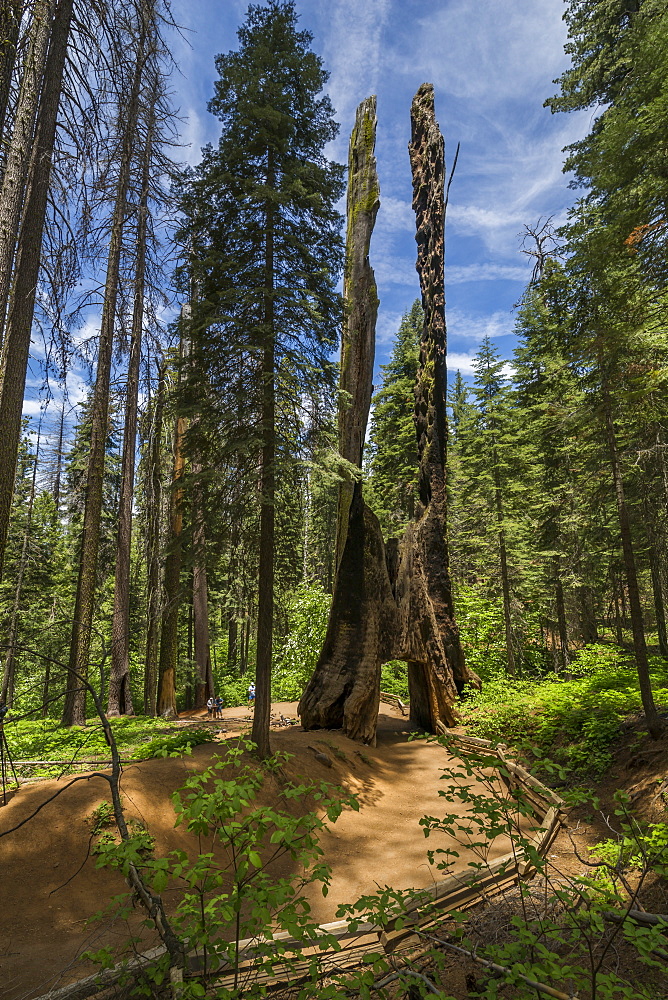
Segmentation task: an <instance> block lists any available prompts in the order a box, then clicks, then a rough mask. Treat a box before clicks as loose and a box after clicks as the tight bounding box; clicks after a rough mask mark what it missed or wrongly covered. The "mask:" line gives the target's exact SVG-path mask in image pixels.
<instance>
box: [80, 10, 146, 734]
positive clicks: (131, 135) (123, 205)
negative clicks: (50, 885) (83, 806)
mask: <svg viewBox="0 0 668 1000" xmlns="http://www.w3.org/2000/svg"><path fill="white" fill-rule="evenodd" d="M146 34H147V25H146V20H145V18H142V23H141V29H140V34H139V38H138V41H137V51H136V58H135V67H134V75H133V79H132V84H131V88H130V93H129V95H128V103H127V108H126V109H124V110H125V122H124V125H123V133H122V142H121V155H120V160H119V166H118V178H117V181H116V192H115V198H114V210H113V215H112V222H111V235H110V240H109V253H108V257H107V275H106V280H105V286H104V304H103V306H102V320H101V324H100V337H99V341H98V356H97V371H96V375H95V389H94V393H93V406H92V412H91V441H90V452H89V456H88V469H87V476H86V493H85V507H84V519H83V531H82V537H81V552H80V557H79V575H78V580H77V591H76V599H75V604H74V621H73V624H72V639H71V645H70V658H69V670H70V677H69V680H68V686H67V695H66V697H65V705H64V708H63V725H66V726H72V725H85V721H86V688H85V687H84V685H83V684H82V683H81V682H80V681H79V680H78V679H77V677H76V675H79V676H80V677H84V678H85V677H87V676H88V658H89V653H90V643H91V630H92V627H93V614H94V610H95V590H96V584H97V556H98V549H99V544H100V518H101V515H102V497H103V489H104V458H105V443H106V439H107V432H108V421H109V384H110V379H111V360H112V349H113V344H114V326H115V321H116V303H117V300H118V288H119V281H120V265H121V254H122V246H123V230H124V227H125V220H126V214H127V193H128V188H129V184H130V169H131V163H132V156H133V146H134V143H135V142H136V139H137V121H138V116H139V94H140V88H141V82H142V75H143V71H144V65H145V60H146V52H145V46H146Z"/></svg>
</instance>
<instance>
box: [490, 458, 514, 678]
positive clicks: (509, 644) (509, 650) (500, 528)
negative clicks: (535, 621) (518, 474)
mask: <svg viewBox="0 0 668 1000" xmlns="http://www.w3.org/2000/svg"><path fill="white" fill-rule="evenodd" d="M492 461H493V462H494V500H495V504H496V529H497V537H498V541H499V563H500V565H501V589H502V592H503V626H504V630H505V636H506V657H507V660H508V673H509V674H510V676H511V677H515V676H516V675H517V666H516V664H515V651H514V649H513V621H512V614H511V606H510V579H509V576H508V557H507V555H506V532H505V528H504V525H503V516H504V515H503V495H502V493H501V475H500V473H499V459H498V456H497V454H496V449H494V451H493V453H492Z"/></svg>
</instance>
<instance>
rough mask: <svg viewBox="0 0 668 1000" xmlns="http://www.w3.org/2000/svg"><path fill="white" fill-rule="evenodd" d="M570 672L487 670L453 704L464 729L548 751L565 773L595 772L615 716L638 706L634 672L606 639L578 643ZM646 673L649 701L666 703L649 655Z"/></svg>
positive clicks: (616, 724)
mask: <svg viewBox="0 0 668 1000" xmlns="http://www.w3.org/2000/svg"><path fill="white" fill-rule="evenodd" d="M573 673H574V674H575V675H576V676H574V677H572V678H571V679H567V678H565V677H563V676H560V675H556V674H549V675H548V676H547V677H543V678H524V679H517V678H509V677H507V676H506V675H505V673H503V674H501V673H497V674H496V675H493V676H491V677H490V678H489V679H488V680H487V682H486V683H485V684H484V685H483V689H482V691H480V692H471V693H469V694H468V696H467V700H466V701H465V702H464V703H463V704H462V706H461V711H462V715H463V717H464V721H465V722H466V724H467V726H468V729H469V732H471V733H472V734H474V735H476V736H481V737H483V738H485V739H491V740H503V741H504V742H505V743H507V744H508V745H510V746H512V747H513V748H514V749H515V750H518V751H521V752H523V753H524V754H525V755H527V756H528V757H531V758H534V759H535V758H536V757H539V758H540V757H543V756H545V755H549V757H550V759H552V760H554V762H555V763H557V764H559V765H561V766H562V767H563V768H564V769H565V770H566V772H567V773H568V775H569V776H570V777H571V778H581V777H587V776H596V775H599V774H601V773H602V772H603V771H604V770H605V768H606V767H608V766H609V764H610V760H611V755H612V745H613V743H614V741H615V739H616V738H617V737H618V735H619V729H620V723H621V721H622V719H623V718H625V717H626V716H628V715H629V714H631V713H633V712H638V711H640V710H641V709H642V702H641V698H640V690H639V686H638V677H637V673H636V670H635V668H634V666H632V665H631V664H630V663H629V662H628V661H627V660H626V658H625V657H623V656H622V655H621V654H620V653H619V651H618V650H615V649H610V647H608V646H588V647H586V648H585V649H584V650H581V651H580V652H579V653H578V654H577V656H576V657H575V658H574V662H573ZM652 678H653V681H654V689H655V697H656V699H657V701H661V700H663V701H667V702H668V672H667V669H666V663H665V661H663V660H662V659H660V658H659V657H654V658H653V659H652Z"/></svg>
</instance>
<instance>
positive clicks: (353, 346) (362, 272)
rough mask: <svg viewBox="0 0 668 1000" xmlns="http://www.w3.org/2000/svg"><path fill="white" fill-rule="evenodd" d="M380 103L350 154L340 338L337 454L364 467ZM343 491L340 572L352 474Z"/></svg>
mask: <svg viewBox="0 0 668 1000" xmlns="http://www.w3.org/2000/svg"><path fill="white" fill-rule="evenodd" d="M376 124H377V117H376V98H375V97H368V98H367V99H366V100H365V101H362V103H361V104H360V106H359V107H358V109H357V115H356V118H355V127H354V129H353V133H352V135H351V137H350V149H349V153H348V177H349V180H348V192H347V200H346V214H347V220H348V225H347V234H346V264H345V272H344V276H343V299H344V303H345V310H346V313H345V319H344V324H343V332H342V335H341V377H340V388H341V397H340V398H341V402H340V404H339V415H338V425H339V454H340V455H341V456H342V457H343V458H345V460H346V461H347V462H350V464H351V465H355V466H357V468H360V469H361V467H362V449H363V447H364V437H365V434H366V425H367V421H368V419H369V409H370V407H371V395H372V392H373V384H372V379H373V361H374V354H375V347H376V317H377V315H378V292H377V289H376V279H375V276H374V273H373V268H372V267H371V264H370V263H369V249H370V246H371V234H372V232H373V227H374V225H375V222H376V215H377V214H378V207H379V205H380V198H379V196H380V187H379V183H378V172H377V170H376V157H375V155H374V150H375V146H376ZM344 476H345V478H344V480H343V482H342V483H341V485H340V487H339V503H338V509H337V519H336V561H335V564H336V566H337V567H338V565H339V563H340V561H341V557H342V555H343V550H344V547H345V544H346V532H347V530H348V512H349V509H350V504H351V502H352V498H353V486H354V482H353V479H352V477H351V475H350V472H349V471H346V472H345V473H344Z"/></svg>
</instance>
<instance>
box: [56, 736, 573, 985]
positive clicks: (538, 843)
mask: <svg viewBox="0 0 668 1000" xmlns="http://www.w3.org/2000/svg"><path fill="white" fill-rule="evenodd" d="M445 734H446V735H447V736H448V744H449V747H448V749H450V747H451V748H452V750H453V752H455V753H456V752H457V751H458V752H459V753H462V754H481V753H483V754H486V753H487V751H489V757H490V758H492V757H494V758H496V759H497V760H499V761H500V762H501V765H502V767H503V769H504V771H506V772H507V776H505V780H506V785H507V786H508V787H509V790H513V789H517V790H518V791H520V792H521V795H522V799H523V801H524V803H525V804H527V805H530V806H531V808H532V810H533V818H534V819H535V821H536V824H537V825H536V826H535V827H533V828H532V829H531V831H530V834H529V835H528V837H527V838H526V839H527V840H528V842H529V843H530V845H531V847H532V848H533V849H535V850H536V851H537V852H538V853H540V854H542V855H545V854H546V853H547V851H548V850H549V848H550V845H551V844H552V842H553V840H554V838H555V837H556V836H557V833H558V832H559V828H560V826H561V825H562V823H563V822H564V819H565V812H564V803H563V800H562V799H561V798H560V797H559V796H558V795H557V794H556V793H555V792H553V791H552V789H550V788H547V787H546V786H545V785H543V784H542V783H541V782H540V781H538V780H537V779H536V778H535V777H534V776H533V775H532V774H530V773H529V772H528V771H527V770H526V769H525V768H523V767H522V766H521V765H520V764H517V763H515V762H514V761H512V760H509V758H508V757H507V756H506V753H505V748H504V747H503V746H501V747H500V748H499V747H497V746H495V745H493V744H492V743H490V742H489V741H488V740H481V739H477V738H476V737H472V736H466V735H453V734H451V733H450V732H449V731H448V730H445ZM503 777H504V775H503V773H502V778H503ZM534 874H535V867H534V865H533V864H532V861H531V859H530V858H529V857H527V855H526V853H525V851H524V850H523V849H522V848H518V849H516V850H513V851H511V852H510V853H508V854H505V855H504V856H503V857H500V858H497V859H496V860H495V861H492V862H491V863H490V864H488V865H485V867H484V868H481V869H476V870H473V871H469V872H462V873H460V874H456V875H451V876H450V877H449V878H447V879H444V880H443V881H441V882H438V883H436V884H435V885H433V886H431V887H429V888H428V889H424V890H417V891H416V893H415V899H414V900H413V901H412V902H409V903H408V904H407V906H406V908H405V910H404V912H403V913H402V915H401V924H402V926H401V927H400V928H397V927H396V921H395V920H392V921H389V922H388V923H387V924H386V925H385V926H382V927H381V926H379V925H377V924H371V923H359V924H358V925H357V926H356V928H355V930H354V931H351V929H350V926H349V923H348V921H347V920H338V921H334V922H333V923H328V924H321V925H320V927H319V928H318V930H319V932H320V933H321V934H322V935H325V934H328V935H331V936H332V937H334V938H336V940H337V942H338V945H339V948H338V949H337V950H333V949H332V950H329V951H320V950H319V949H318V946H317V944H313V943H309V944H308V945H306V946H304V945H303V943H302V942H300V941H298V940H296V939H294V938H292V937H290V935H288V934H287V933H277V934H276V935H274V936H273V937H272V938H271V939H269V940H274V941H280V942H281V945H282V946H283V947H284V948H286V949H287V950H288V951H291V952H292V953H293V954H294V953H298V954H301V955H302V956H303V961H297V962H296V963H295V962H294V961H292V962H290V963H289V965H288V964H286V967H285V971H284V972H282V971H281V970H280V968H279V965H280V958H279V957H277V958H276V960H275V963H274V968H273V970H272V972H271V973H269V972H266V971H265V970H263V969H258V968H256V967H255V964H254V961H255V960H256V959H257V958H258V956H259V954H260V950H261V947H262V945H266V944H267V943H268V942H267V939H258V938H249V939H247V940H245V941H241V942H239V964H238V968H237V970H236V972H235V970H234V969H233V968H231V967H230V966H229V965H225V964H220V965H219V966H218V967H217V968H216V967H214V968H213V969H212V968H211V964H210V963H209V965H208V970H207V971H208V975H209V976H210V977H211V978H215V983H216V984H217V985H219V986H226V987H230V986H232V985H233V984H234V980H235V975H236V977H237V978H238V979H239V980H240V981H243V982H244V983H246V984H247V983H248V982H249V981H252V982H253V983H256V984H258V985H260V984H262V985H278V984H280V983H287V982H290V983H292V984H295V983H296V982H297V981H298V980H299V977H300V975H301V974H306V972H307V971H308V970H309V969H310V967H311V963H312V961H313V957H314V956H317V959H318V964H319V968H320V969H321V970H322V974H323V975H328V974H329V975H332V974H333V973H336V972H344V971H346V970H350V969H351V968H354V967H356V966H358V965H359V964H360V963H361V962H362V961H363V960H364V957H365V956H368V955H370V954H373V953H385V954H386V955H390V954H392V955H393V956H394V958H395V960H396V959H398V958H399V959H400V957H401V952H402V951H407V950H408V951H412V952H414V951H415V949H416V948H417V947H418V946H419V945H420V944H421V941H420V938H419V936H418V934H417V932H419V931H424V930H426V929H427V928H429V927H432V926H433V925H434V924H438V923H440V922H442V921H443V919H444V917H445V916H447V914H448V912H451V911H453V910H458V911H459V910H464V909H467V908H469V907H471V906H473V905H475V904H476V903H477V902H479V901H481V900H483V899H486V898H488V897H490V896H493V895H496V894H498V893H500V892H504V891H505V890H507V889H509V888H510V887H512V886H513V885H514V884H515V883H517V882H518V881H519V880H520V879H527V878H530V877H532V876H533V875H534ZM397 919H398V918H397ZM162 954H164V949H163V948H156V949H153V950H152V951H150V952H146V953H145V954H142V955H138V956H137V957H136V958H135V959H133V961H132V962H131V963H129V964H127V963H125V964H123V965H119V966H116V967H114V968H113V969H108V970H105V971H104V972H102V973H99V974H98V975H95V976H89V977H87V978H86V979H82V980H79V981H78V982H76V983H72V984H71V985H70V986H65V987H63V988H61V989H59V990H55V991H52V992H50V993H47V994H44V995H43V996H42V997H39V998H37V1000H86V998H87V997H91V996H94V995H95V994H99V993H101V992H104V991H106V990H109V989H110V988H112V987H113V986H114V984H115V983H116V982H118V980H119V979H120V978H121V976H122V975H124V974H127V972H130V973H132V972H133V971H136V972H139V971H140V970H141V969H142V968H145V967H146V966H147V965H149V964H150V963H151V962H154V961H155V960H156V959H157V958H159V957H160V956H161V955H162ZM190 965H191V967H192V972H193V974H194V975H197V974H198V972H199V975H201V966H200V969H199V970H198V968H197V967H198V965H200V963H199V962H198V960H197V959H196V957H195V956H192V958H191V961H190ZM554 995H557V994H554Z"/></svg>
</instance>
